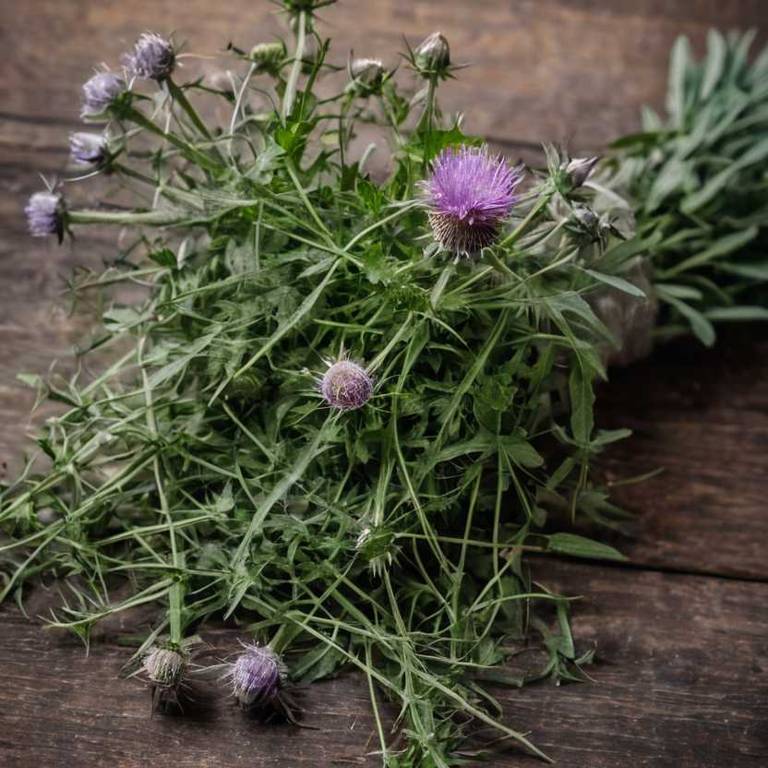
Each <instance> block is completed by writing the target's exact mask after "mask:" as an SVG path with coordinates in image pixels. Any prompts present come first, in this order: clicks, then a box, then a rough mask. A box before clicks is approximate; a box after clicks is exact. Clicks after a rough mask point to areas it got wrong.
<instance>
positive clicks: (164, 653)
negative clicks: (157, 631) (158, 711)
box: [144, 646, 187, 690]
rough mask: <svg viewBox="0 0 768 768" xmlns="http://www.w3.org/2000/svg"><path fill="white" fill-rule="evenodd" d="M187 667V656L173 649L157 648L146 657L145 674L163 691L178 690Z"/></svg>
mask: <svg viewBox="0 0 768 768" xmlns="http://www.w3.org/2000/svg"><path fill="white" fill-rule="evenodd" d="M186 667H187V660H186V658H185V656H183V655H182V654H181V653H179V651H175V650H173V649H172V648H161V647H158V646H155V647H154V648H152V649H151V650H150V652H149V653H148V654H147V655H146V656H145V657H144V672H145V673H146V675H147V677H148V678H149V681H150V682H151V683H152V684H153V685H155V686H157V687H158V688H160V689H163V690H170V689H175V688H178V686H179V685H180V684H181V681H182V679H183V677H184V672H185V670H186Z"/></svg>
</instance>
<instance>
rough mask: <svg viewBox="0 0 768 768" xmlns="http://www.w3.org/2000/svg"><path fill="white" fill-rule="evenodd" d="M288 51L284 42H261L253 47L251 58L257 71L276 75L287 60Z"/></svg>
mask: <svg viewBox="0 0 768 768" xmlns="http://www.w3.org/2000/svg"><path fill="white" fill-rule="evenodd" d="M285 56H286V51H285V45H283V43H259V44H258V45H254V46H253V48H251V53H250V59H251V61H252V62H253V63H254V64H255V65H256V71H257V72H266V73H267V74H270V75H276V74H277V73H278V72H279V71H280V65H281V64H282V63H283V61H284V60H285Z"/></svg>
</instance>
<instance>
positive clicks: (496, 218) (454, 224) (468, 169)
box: [423, 147, 523, 256]
mask: <svg viewBox="0 0 768 768" xmlns="http://www.w3.org/2000/svg"><path fill="white" fill-rule="evenodd" d="M522 177H523V175H522V172H521V170H520V169H519V168H512V167H510V166H509V165H508V164H507V162H506V160H504V158H503V157H501V156H500V155H497V156H493V155H491V154H490V153H489V152H488V148H487V147H461V148H460V149H458V150H457V149H455V148H450V147H449V148H448V149H446V150H444V151H443V152H442V153H441V154H440V155H439V156H438V158H437V159H436V160H435V162H434V164H433V168H432V176H431V178H430V179H429V180H428V181H427V182H426V183H425V184H423V188H424V190H425V191H426V193H427V203H428V205H429V207H430V213H429V223H430V224H431V226H432V232H433V234H434V236H435V240H437V242H439V243H440V244H441V245H442V246H443V247H444V248H446V249H447V250H449V251H453V252H454V253H455V254H456V255H457V256H458V255H461V254H464V255H472V254H475V253H478V252H479V251H480V250H482V249H483V248H486V247H488V246H489V245H492V244H493V243H494V242H495V241H496V238H497V237H498V234H499V231H500V229H501V224H502V222H503V220H504V219H505V218H506V217H507V216H508V215H509V212H510V210H511V209H512V206H513V205H514V204H515V203H516V202H517V197H516V195H515V189H516V188H517V185H518V184H519V183H520V181H521V180H522Z"/></svg>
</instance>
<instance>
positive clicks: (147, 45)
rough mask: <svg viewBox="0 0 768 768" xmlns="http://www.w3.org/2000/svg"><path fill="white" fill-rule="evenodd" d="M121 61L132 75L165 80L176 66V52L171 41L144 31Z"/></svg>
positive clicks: (146, 78)
mask: <svg viewBox="0 0 768 768" xmlns="http://www.w3.org/2000/svg"><path fill="white" fill-rule="evenodd" d="M123 62H124V64H125V66H126V67H127V68H128V71H129V72H130V73H131V74H132V75H133V76H134V77H141V78H144V79H145V80H165V79H166V78H167V77H170V75H171V73H172V72H173V69H174V67H175V66H176V53H175V52H174V50H173V46H172V45H171V43H170V42H169V41H168V40H166V39H165V38H164V37H161V36H160V35H157V34H155V33H154V32H145V33H144V34H143V35H141V36H140V37H139V39H138V40H137V41H136V44H135V45H134V47H133V51H131V53H128V54H126V55H125V56H124V57H123Z"/></svg>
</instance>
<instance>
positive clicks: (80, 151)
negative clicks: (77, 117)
mask: <svg viewBox="0 0 768 768" xmlns="http://www.w3.org/2000/svg"><path fill="white" fill-rule="evenodd" d="M69 156H70V158H71V159H72V162H73V163H75V164H76V165H84V166H90V167H99V166H101V165H104V163H105V162H106V161H107V158H108V157H109V150H108V148H107V138H106V136H104V134H103V133H85V132H83V131H79V132H77V133H71V134H70V135H69Z"/></svg>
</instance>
